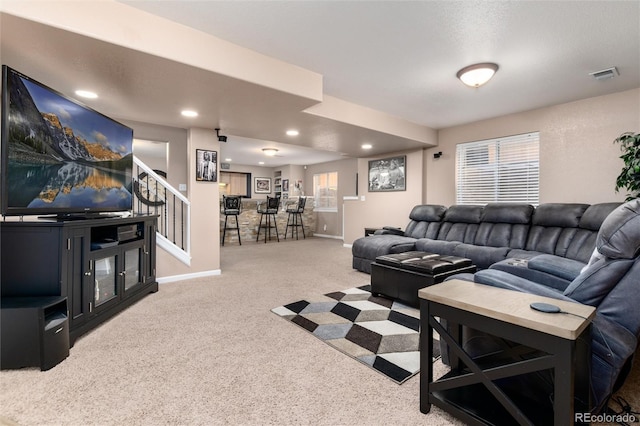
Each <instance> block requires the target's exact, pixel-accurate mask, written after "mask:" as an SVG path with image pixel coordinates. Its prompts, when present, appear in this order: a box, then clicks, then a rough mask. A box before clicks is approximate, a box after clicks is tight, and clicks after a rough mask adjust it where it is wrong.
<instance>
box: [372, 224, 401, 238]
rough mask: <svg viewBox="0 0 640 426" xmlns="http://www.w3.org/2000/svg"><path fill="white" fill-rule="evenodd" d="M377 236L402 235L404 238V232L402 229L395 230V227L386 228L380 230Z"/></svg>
mask: <svg viewBox="0 0 640 426" xmlns="http://www.w3.org/2000/svg"><path fill="white" fill-rule="evenodd" d="M375 234H376V235H402V236H404V231H403V230H402V229H400V228H395V227H393V226H385V227H383V228H382V229H378V230H377V231H376V232H375Z"/></svg>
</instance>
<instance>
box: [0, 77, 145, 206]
mask: <svg viewBox="0 0 640 426" xmlns="http://www.w3.org/2000/svg"><path fill="white" fill-rule="evenodd" d="M132 151H133V130H132V129H130V128H129V127H127V126H125V125H123V124H120V123H118V122H117V121H115V120H112V119H110V118H109V117H106V116H104V115H102V114H100V113H99V112H97V111H95V110H93V109H91V108H89V107H87V106H85V105H83V104H81V103H80V102H77V101H75V100H73V99H70V98H68V97H66V96H64V95H62V94H60V93H58V92H57V91H55V90H53V89H50V88H49V87H47V86H45V85H44V84H42V83H39V82H37V81H35V80H33V79H31V78H29V77H27V76H25V75H23V74H21V73H19V72H17V71H16V70H14V69H12V68H10V67H8V66H6V65H3V67H2V214H3V215H40V214H55V215H58V216H65V215H72V214H77V213H83V214H91V213H102V212H120V211H126V210H130V209H131V208H132V196H131V187H132V178H131V173H132V168H133V153H132Z"/></svg>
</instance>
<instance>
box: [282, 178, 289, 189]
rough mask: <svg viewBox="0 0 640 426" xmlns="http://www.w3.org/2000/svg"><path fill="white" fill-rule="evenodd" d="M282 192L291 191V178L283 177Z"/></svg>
mask: <svg viewBox="0 0 640 426" xmlns="http://www.w3.org/2000/svg"><path fill="white" fill-rule="evenodd" d="M282 192H289V179H282Z"/></svg>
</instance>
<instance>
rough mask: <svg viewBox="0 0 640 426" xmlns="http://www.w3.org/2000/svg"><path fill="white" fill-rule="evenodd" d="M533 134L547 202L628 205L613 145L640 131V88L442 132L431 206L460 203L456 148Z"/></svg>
mask: <svg viewBox="0 0 640 426" xmlns="http://www.w3.org/2000/svg"><path fill="white" fill-rule="evenodd" d="M533 131H539V132H540V202H541V203H550V202H576V203H589V204H593V203H600V202H607V201H623V200H624V199H625V194H616V192H615V190H614V188H615V178H616V177H617V176H618V174H619V173H620V170H621V169H622V160H620V159H619V156H620V149H619V147H618V146H617V145H614V144H613V143H612V142H613V140H614V139H615V138H616V137H618V136H619V135H620V134H621V133H623V132H626V131H631V132H638V131H640V89H634V90H628V91H624V92H620V93H615V94H612V95H606V96H599V97H595V98H590V99H585V100H581V101H576V102H571V103H567V104H561V105H555V106H551V107H547V108H541V109H536V110H532V111H527V112H522V113H517V114H510V115H506V116H503V117H498V118H494V119H491V120H484V121H479V122H476V123H471V124H467V125H463V126H456V127H451V128H448V129H442V130H440V131H439V136H438V141H439V145H438V147H436V148H431V149H427V150H425V153H424V161H425V164H426V186H425V190H424V194H423V198H424V200H425V202H426V203H429V204H444V205H446V206H449V205H451V204H455V153H456V144H458V143H461V142H470V141H475V140H483V139H490V138H495V137H499V136H507V135H514V134H520V133H526V132H533ZM438 151H442V152H443V155H442V157H441V158H439V159H434V158H433V153H434V152H438Z"/></svg>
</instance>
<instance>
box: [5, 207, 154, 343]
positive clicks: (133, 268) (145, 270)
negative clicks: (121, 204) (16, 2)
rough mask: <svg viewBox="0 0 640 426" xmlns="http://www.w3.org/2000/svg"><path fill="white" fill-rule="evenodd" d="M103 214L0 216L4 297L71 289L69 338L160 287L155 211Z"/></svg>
mask: <svg viewBox="0 0 640 426" xmlns="http://www.w3.org/2000/svg"><path fill="white" fill-rule="evenodd" d="M99 217H100V218H99V219H93V218H87V217H86V216H85V217H84V220H73V219H68V220H57V219H56V220H55V221H50V220H28V221H20V222H18V221H4V222H1V223H0V225H1V226H2V240H1V244H2V247H1V253H2V256H1V259H2V262H1V267H0V289H1V290H2V292H1V297H2V298H3V299H4V298H5V297H7V298H9V297H11V298H13V297H45V296H63V297H67V303H68V309H69V338H70V343H71V344H73V342H74V341H75V340H76V339H77V338H78V337H79V336H80V335H82V334H83V333H85V332H87V331H89V330H91V329H93V328H95V327H96V326H97V325H98V324H100V323H102V322H104V321H105V320H107V319H109V318H111V317H113V316H114V315H116V314H117V313H118V312H120V311H122V310H123V309H125V308H126V307H128V306H130V305H132V304H133V303H135V302H137V301H138V300H140V299H142V298H143V297H145V296H146V295H147V294H149V293H152V292H156V291H158V282H157V281H156V277H155V274H156V221H157V216H151V215H139V216H138V215H135V216H131V217H126V218H123V217H105V215H100V216H99ZM124 231H126V234H125V233H124Z"/></svg>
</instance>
